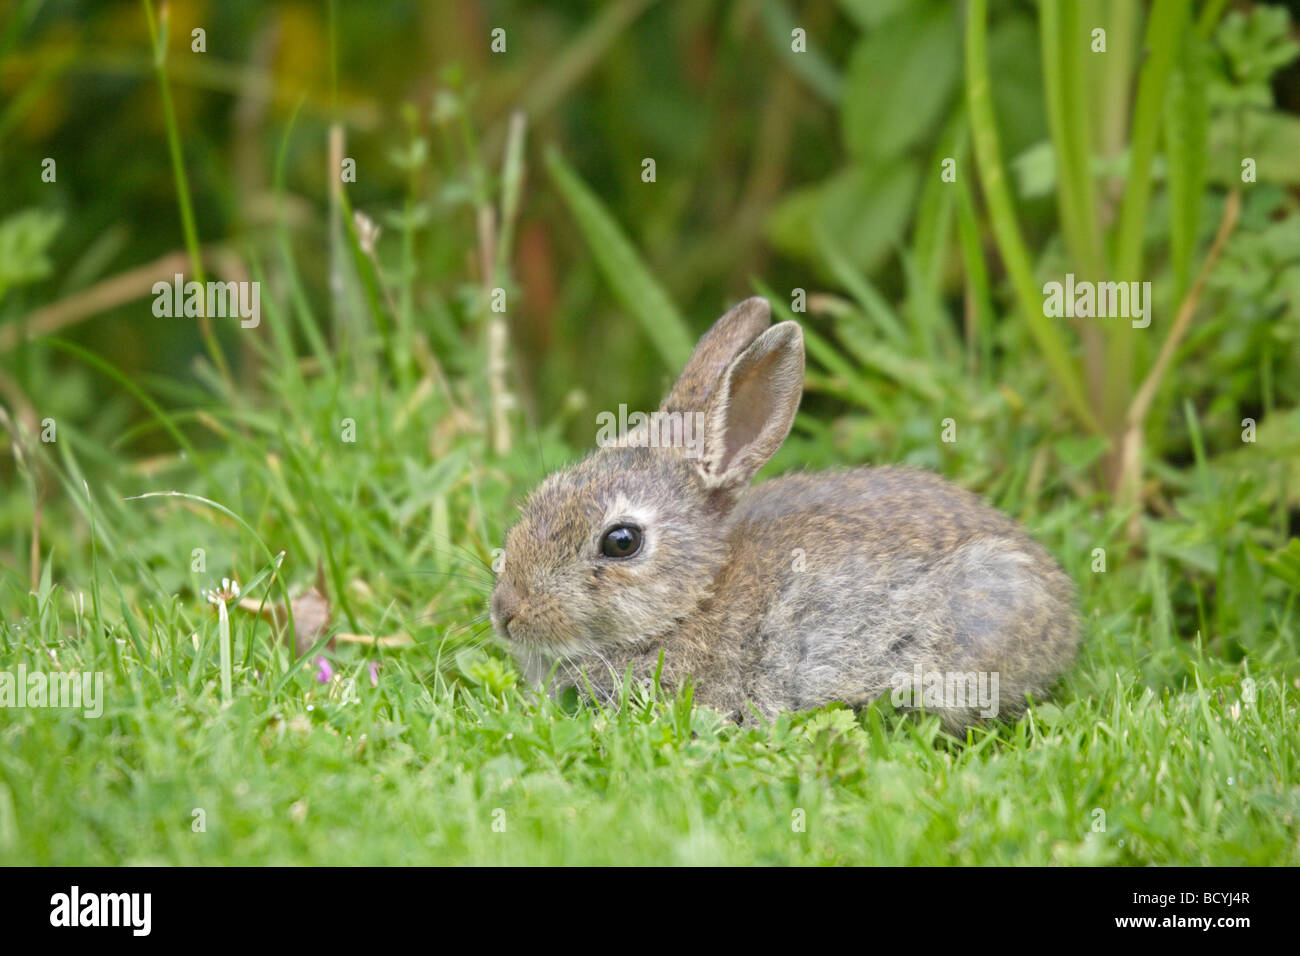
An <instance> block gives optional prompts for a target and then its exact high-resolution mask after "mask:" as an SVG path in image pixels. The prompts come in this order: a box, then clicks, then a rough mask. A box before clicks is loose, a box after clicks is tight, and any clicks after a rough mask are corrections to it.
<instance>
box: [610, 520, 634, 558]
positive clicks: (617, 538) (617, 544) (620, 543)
mask: <svg viewBox="0 0 1300 956" xmlns="http://www.w3.org/2000/svg"><path fill="white" fill-rule="evenodd" d="M640 550H641V529H640V528H636V527H633V526H632V525H630V524H620V525H615V526H614V527H612V528H610V529H609V530H608V531H606V532H605V537H604V538H602V539H601V541H600V553H601V554H603V555H604V556H605V557H607V558H630V557H632V555H634V554H636V553H637V552H638V551H640Z"/></svg>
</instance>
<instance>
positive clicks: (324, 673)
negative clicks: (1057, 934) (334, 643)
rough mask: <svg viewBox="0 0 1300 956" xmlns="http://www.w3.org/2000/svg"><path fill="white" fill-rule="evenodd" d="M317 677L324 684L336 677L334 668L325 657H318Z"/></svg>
mask: <svg viewBox="0 0 1300 956" xmlns="http://www.w3.org/2000/svg"><path fill="white" fill-rule="evenodd" d="M316 679H317V680H318V681H320V682H321V683H322V684H328V683H329V682H330V681H332V680H333V679H334V668H332V667H330V662H329V661H327V660H325V658H323V657H318V658H316Z"/></svg>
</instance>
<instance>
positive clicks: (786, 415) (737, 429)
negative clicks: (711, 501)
mask: <svg viewBox="0 0 1300 956" xmlns="http://www.w3.org/2000/svg"><path fill="white" fill-rule="evenodd" d="M802 394H803V330H802V329H800V328H799V324H798V323H797V322H778V323H777V324H776V325H774V326H772V327H771V328H770V329H768V330H767V331H766V332H764V333H763V334H762V335H760V336H759V337H758V338H757V339H755V340H754V342H753V344H751V345H750V346H749V348H747V349H745V351H743V352H742V353H740V355H739V356H738V357H737V358H736V360H735V361H733V362H732V363H731V365H729V366H728V367H727V371H726V373H725V374H724V375H723V376H722V381H721V382H720V383H719V384H718V387H717V389H716V390H715V391H714V393H713V396H712V398H711V399H710V400H709V405H708V409H707V411H706V412H705V421H704V454H703V455H701V456H700V458H699V460H698V462H697V464H696V467H697V468H698V469H699V472H700V475H701V477H703V479H704V481H705V484H707V485H708V486H710V487H713V488H723V487H737V486H740V485H743V484H744V483H745V482H747V481H749V479H751V478H753V477H754V473H755V472H757V471H758V469H760V468H762V467H763V465H765V464H766V463H767V460H768V459H769V458H771V457H772V456H773V455H774V454H776V450H777V449H778V448H780V447H781V443H782V442H783V441H785V436H786V435H788V434H789V433H790V425H791V423H792V422H793V421H794V413H795V410H796V409H798V407H799V398H800V396H801V395H802Z"/></svg>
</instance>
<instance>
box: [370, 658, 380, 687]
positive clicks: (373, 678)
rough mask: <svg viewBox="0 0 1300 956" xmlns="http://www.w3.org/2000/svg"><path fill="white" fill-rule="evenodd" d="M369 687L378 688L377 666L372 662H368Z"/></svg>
mask: <svg viewBox="0 0 1300 956" xmlns="http://www.w3.org/2000/svg"><path fill="white" fill-rule="evenodd" d="M370 686H371V687H378V686H379V665H378V664H376V663H375V662H374V661H371V662H370Z"/></svg>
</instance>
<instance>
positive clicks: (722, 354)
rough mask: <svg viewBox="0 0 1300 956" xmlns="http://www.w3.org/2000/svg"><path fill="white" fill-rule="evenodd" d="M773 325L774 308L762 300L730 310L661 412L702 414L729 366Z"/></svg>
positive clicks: (694, 357)
mask: <svg viewBox="0 0 1300 956" xmlns="http://www.w3.org/2000/svg"><path fill="white" fill-rule="evenodd" d="M771 324H772V307H771V306H770V305H768V304H767V300H766V299H764V298H762V297H761V296H753V297H752V298H749V299H746V300H745V301H744V302H741V303H740V304H739V305H736V306H733V307H732V308H731V309H729V310H728V311H727V312H726V313H725V314H723V316H722V317H721V318H720V319H718V321H716V322H714V323H713V328H711V329H709V331H707V332H705V333H704V337H703V338H701V339H700V342H699V344H698V345H696V346H695V351H694V352H692V353H691V357H690V359H689V360H688V361H687V362H686V367H685V368H684V369H683V370H682V374H681V375H680V376H678V378H677V382H676V384H675V385H673V387H672V391H670V392H669V393H668V397H667V398H665V399H664V400H663V404H662V405H660V406H659V408H660V410H661V411H665V412H688V413H694V412H702V411H703V410H704V407H705V405H707V404H708V400H709V396H710V395H712V394H713V390H714V389H715V388H716V387H717V385H718V382H720V381H721V380H722V375H723V373H724V372H726V370H727V368H728V366H730V365H731V363H732V362H734V361H735V360H736V356H738V355H740V353H741V352H743V351H745V349H747V348H749V346H750V344H751V343H753V341H754V340H755V339H757V338H758V337H759V336H760V335H762V334H763V331H764V330H765V329H766V328H767V327H768V326H769V325H771Z"/></svg>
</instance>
